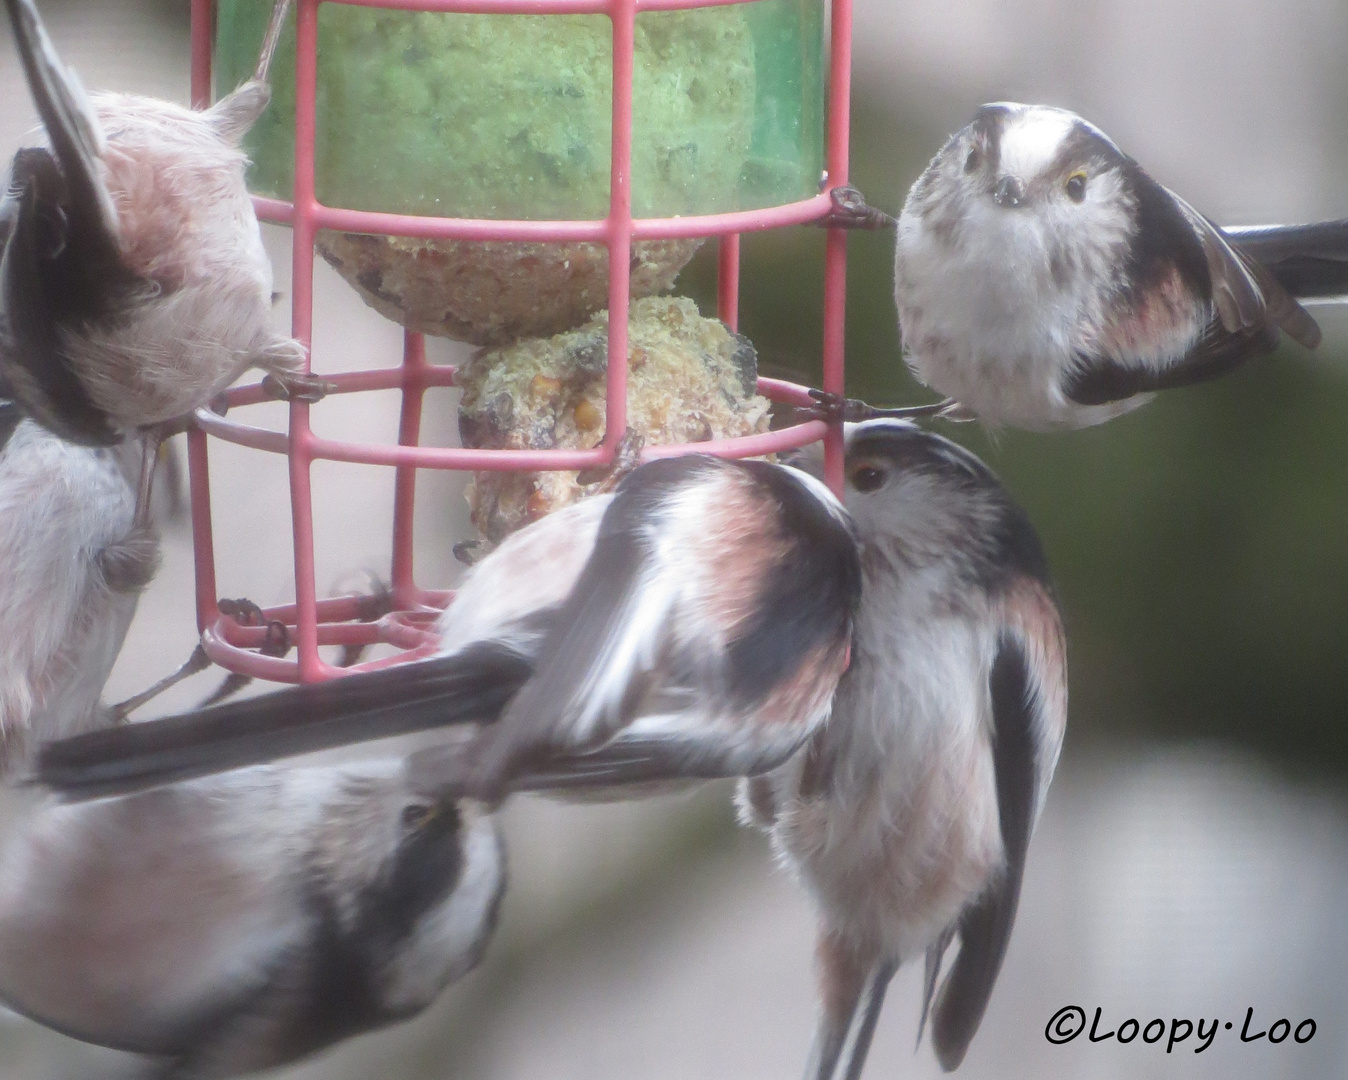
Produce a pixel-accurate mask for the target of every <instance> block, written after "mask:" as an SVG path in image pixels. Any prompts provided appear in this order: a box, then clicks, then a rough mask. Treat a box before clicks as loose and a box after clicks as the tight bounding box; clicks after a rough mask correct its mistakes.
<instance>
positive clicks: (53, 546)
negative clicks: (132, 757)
mask: <svg viewBox="0 0 1348 1080" xmlns="http://www.w3.org/2000/svg"><path fill="white" fill-rule="evenodd" d="M138 469H139V451H138V450H137V448H136V447H135V446H134V444H130V443H123V444H121V445H118V446H114V447H108V448H101V447H88V446H76V445H74V444H73V443H68V442H66V441H64V440H62V439H60V438H58V437H57V436H55V435H53V434H52V433H51V432H49V431H48V430H46V428H43V427H41V426H40V425H38V424H36V423H34V422H33V421H31V420H26V419H23V418H22V417H21V416H20V413H19V410H18V409H17V407H16V406H14V405H13V403H12V402H0V582H2V583H3V585H0V773H3V772H4V771H5V770H6V769H7V768H8V767H9V766H11V765H12V764H13V763H14V762H15V761H17V760H19V759H21V758H22V757H23V756H24V755H25V752H26V751H27V750H28V749H29V748H30V746H31V744H33V743H36V742H37V741H39V740H44V739H54V738H60V737H63V736H67V735H73V734H75V733H77V732H80V731H86V730H88V729H90V728H91V727H95V726H98V725H99V724H101V723H102V722H103V720H104V712H105V710H104V709H103V707H102V706H101V705H100V703H99V696H100V695H101V694H102V692H103V684H104V683H105V682H106V681H107V678H108V673H109V672H110V671H111V670H112V665H113V662H114V661H115V660H116V659H117V654H118V652H120V650H121V647H122V641H123V639H124V638H125V637H126V631H127V628H128V627H129V626H130V624H131V617H132V615H133V614H134V613H135V610H136V601H137V597H138V595H139V593H140V590H141V589H143V588H144V587H145V585H146V584H147V583H148V582H149V580H150V578H151V577H152V576H153V574H154V572H155V569H156V567H157V566H158V562H159V544H158V539H157V537H156V536H155V533H154V531H153V530H152V529H150V528H148V527H143V526H141V525H138V524H137V523H136V521H135V500H136V489H135V478H136V473H137V470H138Z"/></svg>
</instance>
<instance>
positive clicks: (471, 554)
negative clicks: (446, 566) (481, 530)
mask: <svg viewBox="0 0 1348 1080" xmlns="http://www.w3.org/2000/svg"><path fill="white" fill-rule="evenodd" d="M481 546H482V541H481V540H460V541H459V542H458V543H457V544H455V545H454V558H455V559H457V560H458V561H459V562H461V563H463V565H464V566H472V565H473V564H474V563H475V562H477V561H478V559H480V558H482V556H481V555H480V554H479V553H478V550H477V549H478V548H480V547H481Z"/></svg>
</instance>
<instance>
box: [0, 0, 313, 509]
mask: <svg viewBox="0 0 1348 1080" xmlns="http://www.w3.org/2000/svg"><path fill="white" fill-rule="evenodd" d="M287 6H288V0H278V2H277V3H276V7H275V10H274V13H273V25H272V27H271V30H270V32H269V34H268V37H267V40H266V43H265V45H264V47H263V52H262V58H261V59H260V61H259V63H258V69H257V73H256V75H255V76H254V77H253V78H252V79H250V80H249V81H248V82H245V83H244V84H243V85H242V86H240V87H239V88H238V89H237V90H235V91H234V92H233V93H232V94H229V95H228V96H226V97H224V98H222V99H221V100H220V101H219V102H217V103H216V104H215V105H214V106H212V107H211V108H209V109H206V110H204V111H194V110H191V109H188V108H186V107H184V106H181V105H177V104H175V103H173V102H169V101H161V100H158V99H156V98H150V97H145V96H142V95H137V94H121V93H99V94H93V95H91V96H88V97H86V95H85V92H84V90H83V88H82V87H81V85H80V82H79V79H78V78H77V77H76V76H75V73H74V72H73V71H71V70H70V69H68V68H67V67H66V66H65V65H64V64H63V63H62V62H61V59H60V57H59V56H57V54H56V51H55V49H54V48H53V47H52V43H51V40H50V39H49V38H48V36H47V32H46V30H45V29H44V27H43V25H42V21H41V19H40V18H39V17H38V13H37V9H36V7H35V6H34V5H33V2H32V0H5V7H6V10H7V11H8V13H9V19H10V25H11V26H12V28H13V31H14V40H15V43H16V45H17V46H18V50H19V57H20V59H21V61H22V63H23V70H24V74H25V76H26V77H27V80H28V86H29V89H30V91H31V92H32V95H33V101H34V103H35V104H36V106H37V111H38V114H39V116H40V117H41V119H42V125H43V128H44V130H45V132H46V137H47V144H46V145H43V146H35V147H27V148H24V149H21V150H19V151H18V153H17V154H16V155H15V157H14V161H13V164H12V166H11V168H10V175H9V183H8V191H7V193H6V194H5V196H4V199H3V201H2V202H0V241H2V242H3V244H4V254H3V258H0V381H3V382H6V383H8V391H7V392H8V393H9V394H10V396H12V397H13V398H15V399H16V400H17V401H18V402H19V403H20V405H22V407H23V409H24V410H25V412H27V414H28V415H29V416H31V417H32V418H33V419H35V420H37V421H38V422H39V423H41V424H43V425H45V426H46V427H48V428H50V429H51V430H52V431H54V432H56V433H57V434H58V435H61V436H62V437H64V438H66V439H69V440H72V441H74V442H79V443H84V444H86V445H90V446H111V445H114V444H115V443H117V442H120V441H121V440H122V439H124V438H126V437H128V436H134V435H137V434H145V435H148V436H150V439H149V442H150V443H151V445H147V448H146V452H145V457H144V462H145V472H146V474H147V475H146V477H145V479H144V480H143V481H142V483H141V487H140V492H139V495H140V500H141V504H140V505H141V506H143V505H144V503H145V502H146V501H147V499H148V495H149V484H150V481H149V477H148V473H149V472H150V470H151V469H152V468H153V463H154V460H155V449H156V446H155V445H153V444H154V442H155V439H156V432H157V431H158V429H159V426H160V425H164V424H167V423H169V422H171V421H176V420H179V419H180V418H181V417H183V416H184V415H185V414H187V413H190V412H191V411H192V410H194V409H196V408H198V407H200V406H202V405H205V404H207V403H209V402H210V401H211V400H212V399H213V398H214V397H215V396H216V395H217V394H219V393H220V392H221V391H222V390H224V389H225V388H226V387H227V386H229V384H230V383H232V382H233V381H234V380H235V379H237V378H238V377H239V375H241V374H242V373H243V372H244V371H245V370H247V369H248V368H250V367H258V368H262V369H264V370H265V371H267V372H269V373H271V375H272V376H273V381H272V383H271V385H273V386H275V387H277V388H278V390H277V392H278V393H284V392H293V393H294V394H295V395H297V396H305V395H309V396H312V395H313V394H314V393H316V392H318V388H319V387H320V386H321V384H320V383H319V382H318V381H316V380H314V379H313V378H312V377H311V376H308V375H306V374H304V365H305V355H306V354H305V350H304V348H303V346H302V345H301V344H300V343H299V342H298V341H296V340H295V339H293V338H291V337H288V336H286V335H284V334H281V333H278V332H277V331H276V330H274V329H272V327H271V325H270V313H271V302H272V270H271V264H270V262H269V261H268V259H267V254H266V252H265V251H264V250H263V247H262V238H261V234H260V232H259V229H258V223H257V217H256V215H255V214H254V211H253V205H252V201H251V200H250V198H249V196H248V191H247V188H246V187H245V186H244V171H245V169H246V167H247V164H248V163H247V159H246V157H245V156H244V153H243V151H242V150H241V149H240V148H239V143H240V140H241V139H242V137H243V135H244V134H245V133H246V132H247V131H248V129H249V128H250V127H251V126H252V124H253V122H254V121H255V120H256V119H257V117H258V116H259V115H260V114H261V113H262V110H263V109H264V108H266V105H267V102H268V100H269V98H270V93H271V92H270V89H269V86H268V83H267V71H268V66H269V64H270V59H271V55H272V51H273V49H274V48H275V43H276V37H277V35H278V34H279V30H280V24H281V20H282V19H283V17H284V15H285V10H286V7H287Z"/></svg>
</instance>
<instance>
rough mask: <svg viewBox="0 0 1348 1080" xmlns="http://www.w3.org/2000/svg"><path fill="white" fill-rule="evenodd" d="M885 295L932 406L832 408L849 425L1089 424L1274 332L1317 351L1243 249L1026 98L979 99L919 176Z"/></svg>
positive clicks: (1089, 136)
mask: <svg viewBox="0 0 1348 1080" xmlns="http://www.w3.org/2000/svg"><path fill="white" fill-rule="evenodd" d="M1251 250H1254V247H1253V246H1252V248H1251ZM894 298H895V301H896V303H897V305H898V313H899V326H900V329H901V331H902V336H903V346H904V350H905V354H906V357H907V360H908V365H909V367H910V368H911V369H912V371H913V373H914V374H915V375H916V376H917V378H918V379H919V380H920V381H921V382H923V383H925V384H926V385H927V386H929V387H931V388H932V389H933V390H936V391H938V392H940V393H942V394H945V395H946V401H944V402H942V403H941V404H940V405H937V406H930V407H926V406H919V407H917V408H915V409H910V410H867V409H865V407H857V403H849V406H852V407H849V408H848V409H847V410H846V415H847V416H848V417H849V418H856V419H860V418H863V417H865V416H867V415H901V414H904V413H908V414H911V413H918V412H932V411H938V410H940V411H943V412H944V413H945V414H946V415H950V416H954V417H963V418H970V417H975V416H976V417H978V418H979V419H981V420H983V421H984V422H986V423H988V424H991V425H994V426H999V425H1007V426H1011V427H1020V428H1028V429H1030V430H1035V431H1042V430H1051V429H1055V428H1080V427H1088V426H1090V425H1092V424H1099V423H1102V422H1104V421H1106V420H1109V419H1111V418H1113V417H1116V416H1119V415H1120V414H1122V413H1125V412H1128V411H1129V410H1131V409H1134V408H1136V407H1137V406H1139V405H1141V404H1142V403H1143V402H1145V401H1146V400H1148V398H1149V396H1150V394H1151V393H1152V392H1153V391H1156V390H1163V389H1166V388H1168V387H1175V386H1185V385H1188V384H1190V383H1195V382H1200V381H1202V380H1205V379H1210V378H1213V377H1215V376H1217V375H1221V374H1223V373H1224V372H1226V371H1228V370H1230V369H1231V368H1233V367H1235V366H1236V365H1237V364H1240V363H1241V362H1242V361H1244V360H1246V359H1249V358H1250V357H1252V356H1255V355H1258V354H1259V353H1263V352H1267V351H1268V350H1270V349H1272V348H1273V347H1274V346H1275V345H1276V344H1277V342H1278V337H1279V330H1280V329H1281V330H1283V331H1286V333H1287V334H1288V335H1289V336H1290V337H1292V338H1293V339H1295V340H1296V341H1298V342H1300V343H1301V344H1302V345H1304V346H1305V347H1307V348H1314V347H1315V346H1316V345H1317V344H1318V343H1319V341H1320V330H1319V327H1318V326H1317V325H1316V323H1315V320H1314V319H1312V318H1311V317H1310V315H1309V314H1307V313H1306V311H1305V309H1303V308H1302V307H1301V306H1300V304H1298V303H1297V302H1296V300H1295V299H1293V297H1292V296H1291V295H1290V294H1289V293H1288V291H1287V290H1286V289H1285V288H1284V287H1283V286H1282V285H1280V284H1279V283H1278V280H1277V279H1276V278H1275V276H1274V275H1273V274H1271V273H1270V272H1269V271H1268V270H1267V269H1266V268H1265V267H1264V266H1263V265H1261V263H1260V262H1259V261H1257V259H1256V258H1255V257H1252V256H1251V254H1249V253H1248V252H1246V251H1242V250H1240V249H1239V248H1238V247H1236V246H1233V245H1232V243H1231V242H1230V240H1229V238H1228V237H1226V236H1225V235H1224V234H1223V232H1222V230H1221V229H1219V228H1218V227H1217V226H1215V225H1214V224H1212V222H1210V221H1209V220H1208V219H1207V218H1205V217H1203V215H1201V214H1200V213H1198V212H1197V211H1196V210H1194V208H1193V207H1191V206H1190V205H1189V204H1188V203H1187V202H1185V201H1184V200H1183V199H1181V198H1180V197H1179V196H1178V195H1176V194H1175V193H1174V192H1172V191H1169V190H1168V189H1166V188H1164V187H1162V186H1161V185H1160V184H1158V183H1157V182H1156V181H1155V180H1153V179H1152V178H1151V177H1150V176H1149V175H1148V174H1147V173H1146V172H1145V171H1144V170H1143V169H1142V167H1141V166H1140V165H1139V164H1138V163H1137V162H1136V161H1134V160H1133V159H1132V158H1131V157H1129V156H1128V155H1127V154H1125V153H1123V151H1121V150H1120V149H1119V148H1118V147H1117V146H1116V145H1115V144H1114V143H1113V142H1112V141H1111V140H1110V139H1109V137H1108V136H1106V135H1105V134H1104V133H1103V132H1102V131H1100V130H1099V129H1098V128H1096V127H1093V126H1092V125H1090V124H1088V123H1087V122H1086V121H1084V120H1082V119H1081V118H1080V117H1078V116H1076V115H1074V114H1073V113H1070V112H1066V111H1064V110H1062V109H1054V108H1049V107H1047V106H1043V105H1018V104H1012V103H998V104H994V105H985V106H984V107H983V108H981V109H980V110H979V111H978V114H977V115H976V116H975V117H974V119H973V121H972V123H970V124H969V125H968V126H967V127H965V128H964V129H963V130H961V131H959V132H957V133H956V134H955V135H953V136H952V137H951V138H950V140H949V141H948V142H947V143H946V145H945V146H944V147H943V148H942V149H941V151H940V153H938V154H937V155H936V157H935V158H934V159H933V160H932V162H931V164H930V165H928V166H927V169H926V171H925V172H924V173H923V174H922V176H921V177H920V178H919V179H918V181H917V183H915V184H914V185H913V188H912V190H911V191H910V192H909V194H908V199H907V201H906V202H905V204H904V207H903V212H902V214H901V215H900V217H899V224H898V240H897V246H896V251H895V258H894ZM832 404H833V405H837V404H839V403H837V402H832Z"/></svg>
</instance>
